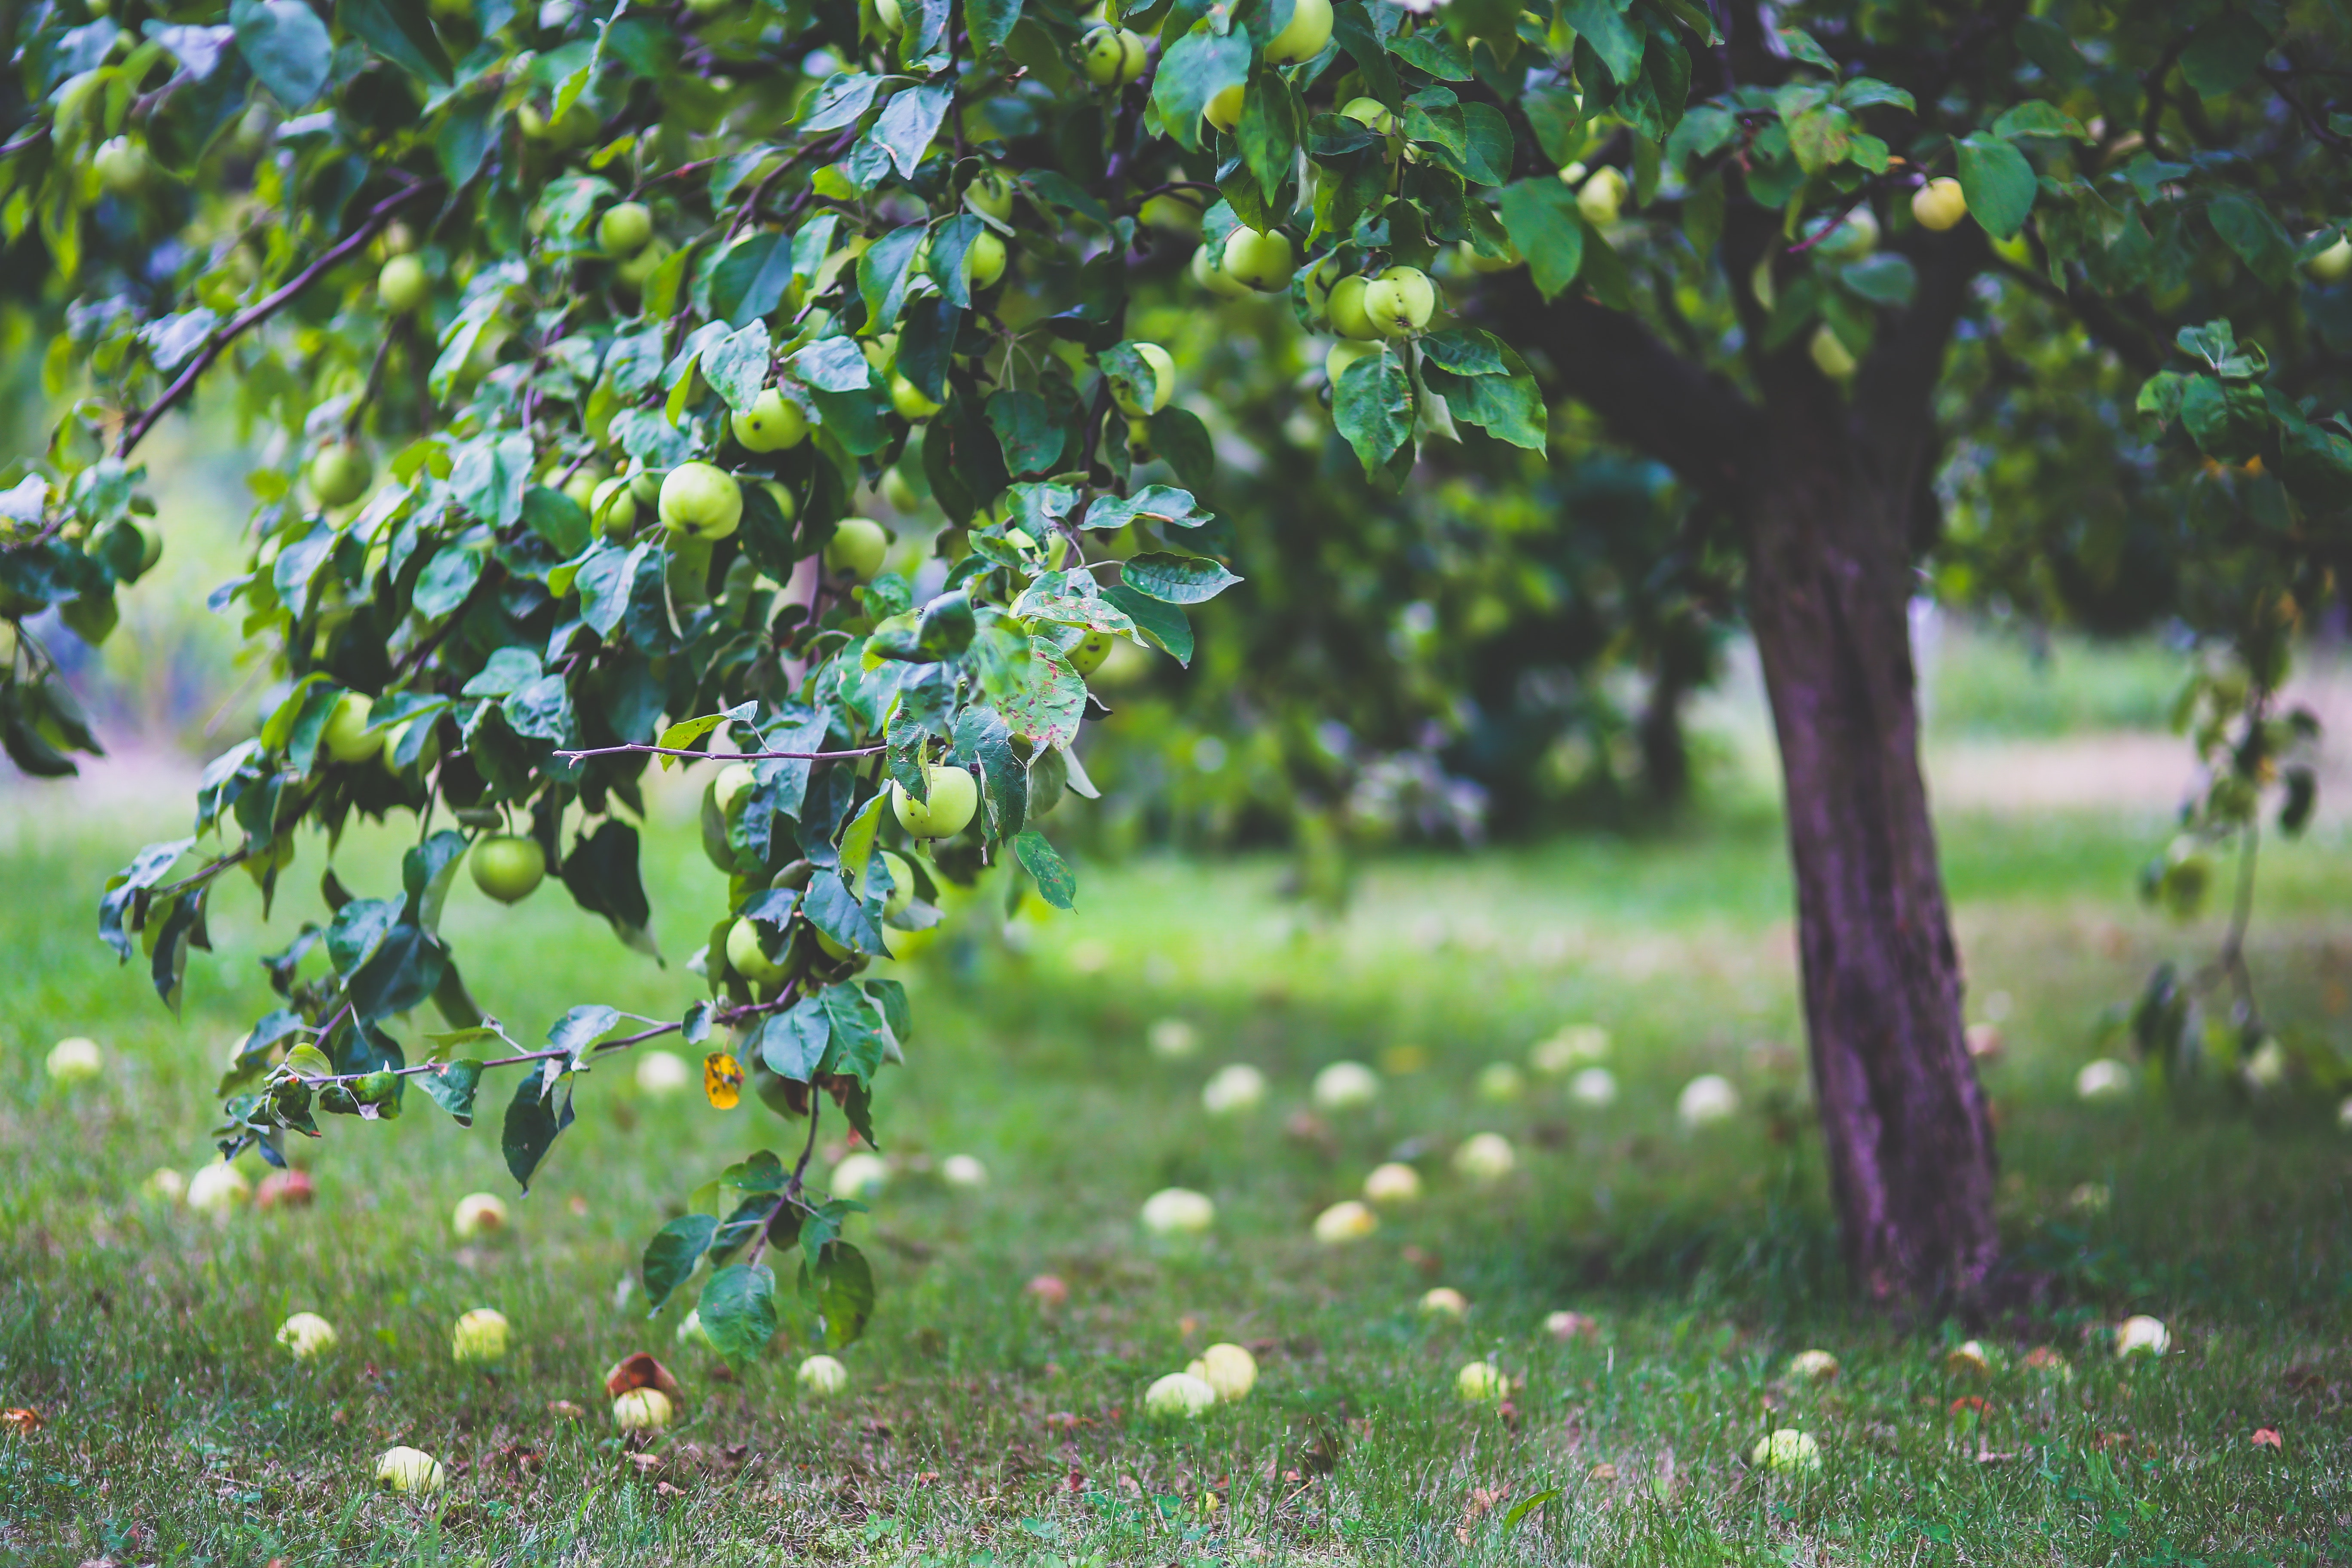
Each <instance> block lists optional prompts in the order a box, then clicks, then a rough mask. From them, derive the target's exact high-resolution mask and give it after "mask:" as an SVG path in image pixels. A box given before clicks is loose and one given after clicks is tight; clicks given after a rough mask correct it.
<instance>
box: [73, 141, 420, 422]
mask: <svg viewBox="0 0 2352 1568" xmlns="http://www.w3.org/2000/svg"><path fill="white" fill-rule="evenodd" d="M438 184H439V182H437V181H433V180H427V181H425V182H423V183H422V184H414V185H411V186H409V187H408V189H406V190H404V191H403V192H401V193H400V194H399V195H392V196H386V197H385V198H384V199H383V200H382V201H380V202H378V203H376V205H374V206H373V207H371V208H370V209H369V210H368V215H367V216H366V217H365V218H363V219H362V220H361V223H360V226H359V227H357V228H355V229H353V230H352V232H351V235H350V236H349V237H347V238H345V239H343V240H342V241H341V243H339V244H337V245H336V246H335V247H333V248H331V249H330V250H329V251H328V252H327V253H326V254H325V255H324V256H321V257H320V258H319V259H318V260H316V261H313V262H312V263H310V266H308V267H305V268H302V270H301V271H299V272H298V273H296V274H295V275H294V277H293V279H291V280H290V281H289V282H288V283H286V284H285V285H284V286H283V287H281V288H279V289H278V290H277V291H276V292H275V293H273V294H271V295H269V296H268V298H267V299H265V300H262V301H261V302H260V303H259V304H257V305H255V306H254V307H253V308H252V309H250V310H247V311H245V312H244V313H243V314H241V315H239V316H237V317H236V318H235V319H234V320H232V321H230V322H229V324H228V325H227V326H226V327H223V328H222V329H221V330H220V331H218V332H216V333H215V334H214V335H213V339H212V341H211V342H207V343H206V344H205V346H204V350H203V352H201V353H198V354H197V355H196V357H195V358H194V359H193V360H191V361H189V362H188V368H187V369H185V370H184V371H182V372H181V373H180V374H179V377H178V378H177V379H176V380H174V381H173V383H172V384H171V385H169V386H167V387H165V388H164V389H163V395H161V396H159V397H157V398H156V399H155V401H154V402H152V403H151V404H149V405H147V406H146V407H145V408H143V409H142V410H140V411H139V413H137V414H136V415H133V416H131V421H130V423H129V424H127V425H125V426H123V431H122V439H121V443H120V444H119V445H117V446H116V447H115V449H114V455H115V456H116V457H118V458H127V457H129V456H130V455H131V448H132V447H136V446H137V445H139V443H140V442H141V441H142V440H144V439H146V437H147V432H148V431H150V430H152V429H153V428H154V427H155V422H156V421H157V420H159V419H161V418H162V417H163V416H164V415H166V414H168V413H170V412H171V411H172V409H173V407H174V406H176V405H178V404H179V403H180V402H181V401H182V400H183V399H184V398H185V397H186V396H187V395H188V394H189V393H190V392H192V391H194V389H195V384H196V378H197V377H199V376H201V375H203V374H204V373H205V372H206V371H208V370H210V369H211V368H212V367H213V365H214V363H215V362H216V361H218V360H219V358H220V356H221V355H222V354H223V353H226V351H227V349H228V346H229V344H231V343H233V342H236V340H237V339H238V338H240V337H242V336H244V335H245V333H246V332H247V331H250V330H251V329H253V328H254V327H257V326H259V325H260V324H261V323H262V322H264V321H268V319H269V318H270V317H272V316H274V315H276V314H277V313H278V311H280V310H284V309H285V308H286V307H287V306H289V305H290V304H292V303H293V302H294V301H295V300H297V299H299V298H300V297H301V295H302V293H303V291H304V290H306V289H309V288H310V285H311V284H313V283H315V282H317V281H318V280H319V279H320V277H321V276H323V275H324V274H325V273H326V272H327V271H329V270H330V269H331V268H333V267H334V266H335V265H336V264H337V263H339V262H341V260H342V259H343V258H345V257H347V256H350V255H351V254H352V252H353V251H356V250H358V249H360V248H361V247H363V246H365V245H366V244H367V243H368V241H370V240H372V239H373V238H374V237H376V236H377V235H378V234H379V233H381V232H382V231H383V228H384V227H385V226H387V225H388V224H390V223H391V222H392V219H393V215H394V214H395V213H397V212H398V211H399V210H400V209H401V208H402V207H404V206H406V205H408V204H409V203H411V202H413V201H415V199H416V198H417V197H418V196H420V195H424V194H425V192H427V191H430V190H433V189H435V188H436V186H437V185H438Z"/></svg>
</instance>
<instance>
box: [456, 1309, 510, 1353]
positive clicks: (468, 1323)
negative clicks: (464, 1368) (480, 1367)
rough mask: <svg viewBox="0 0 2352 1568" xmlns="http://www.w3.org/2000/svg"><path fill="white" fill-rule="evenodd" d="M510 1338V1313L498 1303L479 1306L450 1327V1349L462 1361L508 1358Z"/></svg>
mask: <svg viewBox="0 0 2352 1568" xmlns="http://www.w3.org/2000/svg"><path fill="white" fill-rule="evenodd" d="M507 1339H508V1323H507V1315H506V1314H505V1313H504V1312H501V1311H499V1310H498V1309H496V1308H495V1307H477V1308H475V1309H474V1310H472V1311H470V1312H467V1314H466V1315H465V1316H464V1317H462V1318H459V1319H458V1320H457V1325H456V1326H455V1327H454V1328H452V1329H451V1330H450V1331H449V1353H450V1355H451V1356H453V1357H454V1358H455V1359H457V1360H458V1361H461V1362H475V1363H486V1362H494V1361H504V1360H506V1358H507Z"/></svg>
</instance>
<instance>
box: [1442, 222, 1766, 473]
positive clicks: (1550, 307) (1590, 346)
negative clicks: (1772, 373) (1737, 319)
mask: <svg viewBox="0 0 2352 1568" xmlns="http://www.w3.org/2000/svg"><path fill="white" fill-rule="evenodd" d="M1465 314H1467V315H1471V316H1473V317H1474V318H1476V319H1480V320H1482V321H1484V322H1485V323H1486V324H1487V325H1489V326H1497V325H1499V324H1501V323H1508V331H1507V333H1506V335H1507V337H1508V338H1510V339H1513V340H1516V341H1517V342H1522V343H1524V344H1525V345H1526V346H1528V347H1529V348H1532V349H1534V350H1536V351H1537V352H1538V353H1539V354H1541V355H1542V357H1543V358H1544V359H1545V360H1546V361H1548V362H1549V365H1550V375H1549V381H1550V383H1551V386H1552V389H1553V390H1554V391H1557V392H1559V393H1564V394H1566V395H1568V396H1570V397H1573V398H1575V399H1576V400H1577V401H1578V402H1580V403H1582V404H1584V405H1586V406H1588V407H1590V408H1591V410H1592V411H1593V412H1594V413H1596V414H1598V415H1599V416H1601V419H1602V420H1603V421H1604V422H1605V423H1606V424H1607V425H1608V426H1609V428H1610V430H1611V432H1612V434H1614V435H1615V436H1616V437H1618V438H1619V439H1620V440H1622V441H1623V442H1625V443H1626V445H1628V446H1630V447H1634V448H1635V449H1636V450H1638V451H1641V452H1643V453H1646V454H1647V455H1649V456H1650V457H1653V458H1656V459H1657V460H1658V461H1660V462H1662V463H1664V464H1665V465H1666V466H1667V467H1668V468H1672V469H1674V470H1675V473H1677V474H1679V475H1680V476H1681V477H1682V478H1683V479H1684V480H1685V482H1686V483H1688V484H1690V485H1692V486H1693V487H1694V488H1696V489H1700V490H1703V491H1705V492H1706V493H1707V494H1709V495H1711V496H1714V497H1716V498H1717V499H1719V500H1720V499H1730V498H1732V497H1734V496H1735V495H1736V493H1737V492H1738V490H1739V489H1740V487H1741V485H1742V483H1743V481H1744V479H1746V477H1747V475H1746V472H1745V469H1746V466H1747V463H1748V451H1749V448H1750V445H1751V443H1752V442H1753V440H1754V439H1755V437H1757V435H1758V434H1759V431H1760V421H1759V418H1758V416H1757V413H1756V410H1755V408H1754V407H1753V406H1752V405H1749V404H1748V401H1747V400H1746V399H1745V398H1743V397H1741V396H1740V395H1738V393H1737V392H1735V391H1733V390H1732V389H1731V388H1730V387H1728V386H1727V385H1726V384H1723V383H1722V382H1721V381H1719V380H1717V379H1716V378H1715V377H1713V376H1710V375H1708V374H1706V371H1704V370H1703V369H1701V368H1700V367H1699V366H1698V365H1697V364H1696V363H1693V362H1692V361H1690V360H1688V359H1685V358H1684V357H1683V356H1682V355H1680V354H1678V353H1675V352H1674V351H1673V350H1672V349H1670V348H1668V347H1667V346H1666V345H1665V344H1664V342H1660V341H1659V340H1658V338H1657V336H1656V335H1655V334H1654V333H1653V332H1652V331H1650V329H1649V328H1648V327H1646V326H1644V325H1643V324H1642V322H1640V321H1637V320H1635V319H1634V318H1633V317H1632V316H1628V315H1624V314H1622V313H1621V312H1619V311H1616V310H1610V309H1608V308H1607V307H1605V306H1603V305H1601V304H1598V303H1596V302H1594V301H1593V300H1588V299H1583V298H1580V297H1578V296H1575V295H1572V294H1571V295H1566V296H1563V297H1562V298H1560V299H1559V300H1554V301H1552V302H1551V303H1549V304H1547V303H1545V302H1544V300H1543V299H1542V297H1541V296H1540V295H1538V293H1537V291H1536V288H1535V284H1534V283H1533V281H1532V280H1531V279H1529V278H1528V273H1527V270H1526V268H1518V269H1516V270H1514V271H1511V272H1507V273H1503V274H1499V275H1497V276H1496V278H1495V279H1492V280H1491V281H1489V282H1488V283H1487V285H1486V288H1485V289H1483V290H1481V292H1480V293H1479V294H1478V295H1477V297H1476V298H1475V299H1474V300H1471V301H1470V304H1469V307H1468V309H1467V310H1465Z"/></svg>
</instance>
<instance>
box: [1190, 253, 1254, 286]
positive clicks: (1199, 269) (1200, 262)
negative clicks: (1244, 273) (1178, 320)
mask: <svg viewBox="0 0 2352 1568" xmlns="http://www.w3.org/2000/svg"><path fill="white" fill-rule="evenodd" d="M1216 259H1217V258H1215V257H1214V256H1213V255H1211V254H1210V251H1209V247H1207V246H1205V245H1203V246H1202V247H1200V248H1199V249H1197V250H1195V251H1194V252H1192V281H1193V282H1195V283H1198V284H1199V285H1200V286H1201V287H1202V288H1203V289H1207V290H1208V291H1209V292H1210V293H1212V294H1214V295H1215V296H1217V298H1219V299H1220V300H1238V299H1241V298H1242V297H1243V296H1244V295H1245V294H1247V293H1248V292H1249V291H1250V288H1249V285H1248V284H1246V283H1244V282H1243V281H1241V279H1237V278H1233V277H1229V276H1228V275H1227V274H1226V273H1225V272H1223V270H1222V269H1220V268H1218V267H1216V266H1215V265H1214V263H1215V261H1216Z"/></svg>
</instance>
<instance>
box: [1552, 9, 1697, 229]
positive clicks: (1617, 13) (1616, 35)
mask: <svg viewBox="0 0 2352 1568" xmlns="http://www.w3.org/2000/svg"><path fill="white" fill-rule="evenodd" d="M1559 19H1560V20H1561V21H1563V22H1566V23H1567V24H1568V25H1569V26H1571V27H1573V28H1575V29H1576V36H1577V37H1579V38H1580V39H1581V40H1582V41H1583V42H1585V43H1587V44H1589V45H1591V47H1592V52H1593V53H1594V54H1596V55H1598V56H1600V57H1601V64H1602V65H1604V66H1607V67H1608V68H1609V74H1610V75H1611V76H1612V77H1613V78H1615V79H1616V80H1617V82H1618V84H1619V85H1620V86H1622V85H1624V84H1626V83H1629V82H1631V81H1633V79H1634V78H1635V77H1637V76H1639V75H1641V74H1642V48H1643V41H1644V40H1643V34H1642V31H1641V28H1640V26H1638V24H1636V23H1635V22H1634V21H1633V20H1632V19H1631V18H1630V17H1628V16H1626V14H1625V7H1623V6H1622V5H1616V4H1614V3H1613V0H1564V4H1562V5H1561V6H1560V8H1559ZM1660 47H1667V46H1664V45H1662V46H1660ZM1523 248H1524V247H1523ZM1527 254H1528V255H1529V256H1533V255H1534V254H1535V252H1533V251H1531V250H1530V251H1528V252H1527Z"/></svg>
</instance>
